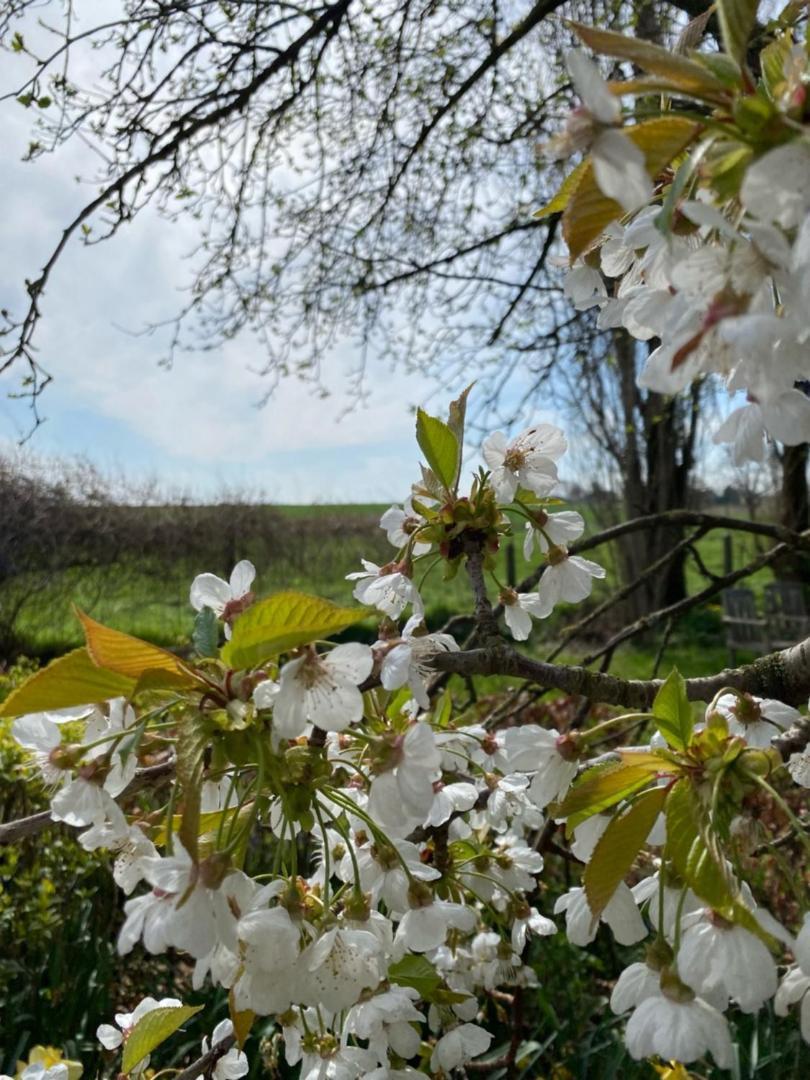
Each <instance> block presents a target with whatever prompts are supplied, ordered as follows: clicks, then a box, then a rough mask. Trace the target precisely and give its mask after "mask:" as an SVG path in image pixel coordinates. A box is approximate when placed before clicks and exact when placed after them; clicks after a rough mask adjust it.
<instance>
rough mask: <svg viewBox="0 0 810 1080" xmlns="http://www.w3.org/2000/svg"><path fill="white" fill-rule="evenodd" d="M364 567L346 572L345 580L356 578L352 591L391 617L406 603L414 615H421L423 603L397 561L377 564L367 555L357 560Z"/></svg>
mask: <svg viewBox="0 0 810 1080" xmlns="http://www.w3.org/2000/svg"><path fill="white" fill-rule="evenodd" d="M360 561H361V562H362V564H363V567H364V569H363V570H356V571H354V572H353V573H351V574H347V575H346V580H347V581H356V582H357V584H356V585H355V587H354V592H353V593H352V595H353V596H354V598H355V600H359V601H360V603H361V604H366V605H367V606H368V607H374V608H377V610H378V611H381V612H382V613H383V615H387V616H388V617H389V618H390V619H398V618H399V617H400V615H401V614H402V612H403V611H404V610H405V608H406V607H407V605H408V604H410V605H411V606H412V608H413V613H414V615H424V613H425V605H424V603H423V601H422V597H421V596H420V595H419V590H418V589H417V588H416V585H414V583H413V581H412V579H411V577H410V576H409V575H408V574H407V573H405V570H404V568H402V567H401V566H400V565H399V564H395V563H390V564H389V565H388V566H377V564H376V563H373V562H369V560H368V559H361V560H360Z"/></svg>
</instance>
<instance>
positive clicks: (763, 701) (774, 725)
mask: <svg viewBox="0 0 810 1080" xmlns="http://www.w3.org/2000/svg"><path fill="white" fill-rule="evenodd" d="M714 707H715V709H716V711H717V712H719V713H720V714H721V716H723V717H725V720H726V723H727V724H728V730H729V734H731V735H739V736H741V737H742V738H743V739H745V741H746V743H747V744H748V745H749V746H756V747H759V748H760V749H762V750H766V749H767V748H768V747H769V746H770V744H771V739H772V738H774V736H776V735H779V734H781V732H782V731H784V730H785V729H786V728H789V727H790V726H791V724H795V723H796V721H797V720H798V719H799V717H800V716H801V714H800V713H799V710H798V709H794V708H792V706H790V705H783V704H782V702H781V701H774V700H773V699H771V698H758V697H754V695H753V694H742V693H741V694H722V695H721V697H719V698H718V699H717V701H716V702H715V705H714Z"/></svg>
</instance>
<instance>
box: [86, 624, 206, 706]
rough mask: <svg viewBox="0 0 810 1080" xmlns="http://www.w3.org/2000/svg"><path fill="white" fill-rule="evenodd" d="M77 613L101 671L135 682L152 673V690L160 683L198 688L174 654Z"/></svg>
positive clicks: (189, 672) (192, 675)
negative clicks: (113, 673) (110, 672)
mask: <svg viewBox="0 0 810 1080" xmlns="http://www.w3.org/2000/svg"><path fill="white" fill-rule="evenodd" d="M75 611H76V615H77V617H78V619H79V622H80V623H81V624H82V629H83V630H84V636H85V638H86V640H87V651H88V653H89V654H90V656H91V657H92V658H93V660H94V661H95V662H96V663H97V664H98V666H99V667H102V668H106V669H107V670H108V671H114V672H116V673H117V674H118V675H125V676H127V678H130V679H135V680H137V679H140V678H141V677H142V676H143V675H146V674H147V672H148V673H149V675H150V682H151V686H150V688H151V689H157V688H158V687H157V685H156V684H157V683H161V684H162V685H164V686H168V687H177V688H182V687H188V686H194V685H195V683H196V682H197V677H196V675H195V674H194V672H193V671H192V670H191V668H189V667H188V666H187V665H186V664H184V663H183V661H182V660H180V658H179V657H177V656H175V655H174V653H170V652H169V651H168V650H167V649H160V648H158V646H157V645H150V644H149V642H148V641H141V639H140V638H136V637H132V635H131V634H125V633H123V632H122V631H121V630H113V628H112V627H111V626H104V625H103V624H102V623H100V622H96V620H95V619H91V618H90V616H89V615H86V614H85V613H84V612H83V611H80V610H79V608H76V609H75ZM158 672H159V673H160V675H159V676H158V674H157V673H158Z"/></svg>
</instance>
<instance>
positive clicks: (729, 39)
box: [717, 0, 759, 63]
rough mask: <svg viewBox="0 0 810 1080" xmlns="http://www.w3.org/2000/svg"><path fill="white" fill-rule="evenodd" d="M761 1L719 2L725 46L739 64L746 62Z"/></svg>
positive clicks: (718, 14)
mask: <svg viewBox="0 0 810 1080" xmlns="http://www.w3.org/2000/svg"><path fill="white" fill-rule="evenodd" d="M758 8H759V0H717V17H718V19H719V20H720V33H721V34H722V37H723V45H724V46H725V50H726V52H727V53H728V54H729V56H732V57H733V58H734V59H735V60H737V61H738V62H739V63H742V62H743V61H744V60H745V53H746V49H747V47H748V39H749V38H750V37H751V31H752V30H753V29H754V24H755V23H756V21H757V9H758Z"/></svg>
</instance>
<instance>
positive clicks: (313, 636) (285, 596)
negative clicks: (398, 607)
mask: <svg viewBox="0 0 810 1080" xmlns="http://www.w3.org/2000/svg"><path fill="white" fill-rule="evenodd" d="M367 614H368V612H367V611H365V610H364V609H363V608H356V607H355V608H344V607H338V605H337V604H333V603H331V602H330V601H329V600H322V599H321V598H320V597H317V596H307V595H306V593H299V592H280V593H276V594H275V596H268V597H267V599H266V600H260V601H259V602H258V603H257V604H254V605H253V606H252V607H250V608H248V610H247V611H246V612H245V613H244V615H240V616H239V618H238V619H237V620H236V622H235V623H234V627H233V637H232V638H231V640H230V641H229V642H228V643H227V645H225V647H224V648H223V650H222V653H221V656H222V659H223V661H224V662H225V663H226V664H228V665H229V667H232V668H240V669H241V668H249V667H255V666H256V665H257V664H260V663H261V662H262V661H263V660H267V659H268V658H269V657H271V656H277V655H278V654H279V653H281V652H286V651H287V650H288V649H294V648H296V646H298V645H307V644H308V643H309V642H310V641H315V640H317V639H318V638H326V637H331V635H332V634H337V633H339V632H340V631H341V630H345V629H346V627H347V626H351V625H352V624H353V623H356V622H360V620H361V619H364V618H365V617H366V616H367Z"/></svg>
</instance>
